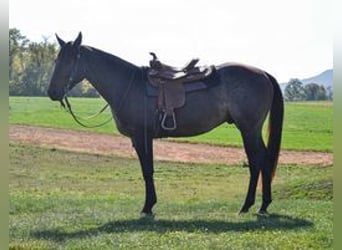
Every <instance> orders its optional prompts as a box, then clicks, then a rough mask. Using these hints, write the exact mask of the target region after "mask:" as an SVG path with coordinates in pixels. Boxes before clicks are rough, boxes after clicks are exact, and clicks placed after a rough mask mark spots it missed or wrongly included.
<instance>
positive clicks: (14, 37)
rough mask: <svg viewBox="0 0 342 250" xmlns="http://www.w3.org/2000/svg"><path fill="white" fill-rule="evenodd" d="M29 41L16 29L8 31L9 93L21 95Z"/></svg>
mask: <svg viewBox="0 0 342 250" xmlns="http://www.w3.org/2000/svg"><path fill="white" fill-rule="evenodd" d="M28 42H29V40H28V39H27V38H26V37H25V36H23V35H22V34H21V33H20V31H19V30H18V29H15V28H14V29H10V30H9V84H10V86H9V93H10V94H11V93H17V94H21V93H22V91H23V90H22V85H21V84H22V76H23V72H24V71H25V62H24V57H25V52H26V48H27V44H28Z"/></svg>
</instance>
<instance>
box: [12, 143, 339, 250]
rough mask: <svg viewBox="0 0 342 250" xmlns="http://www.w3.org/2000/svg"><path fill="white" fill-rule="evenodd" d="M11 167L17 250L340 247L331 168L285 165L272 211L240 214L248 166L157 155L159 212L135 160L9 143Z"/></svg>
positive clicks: (275, 187) (279, 174)
mask: <svg viewBox="0 0 342 250" xmlns="http://www.w3.org/2000/svg"><path fill="white" fill-rule="evenodd" d="M9 174H10V187H9V190H10V218H9V236H10V245H9V247H10V249H92V250H93V249H291V250H292V249H332V242H333V233H332V232H333V202H332V185H331V183H332V166H326V167H310V166H298V165H282V166H279V167H278V172H277V175H276V178H275V180H274V184H273V190H274V197H273V199H274V202H273V203H272V204H271V206H270V208H269V211H270V213H271V214H270V216H269V217H258V216H256V215H255V214H254V211H256V210H257V208H258V206H259V205H260V194H258V198H257V205H256V206H255V207H253V208H252V209H251V212H250V213H249V214H247V215H246V216H243V217H237V215H236V213H237V211H238V210H239V208H240V206H241V205H242V202H243V200H244V197H245V192H246V188H247V182H248V169H246V168H242V167H239V166H227V165H217V164H212V165H206V164H181V163H169V162H156V163H155V180H156V188H157V194H158V203H157V205H156V207H155V213H156V217H155V219H154V220H152V219H141V218H140V217H139V212H140V209H141V208H142V205H143V201H144V191H143V190H144V184H143V180H142V177H141V171H140V167H139V164H138V161H137V160H134V159H123V158H117V157H103V156H98V155H90V154H78V153H72V152H66V151H61V150H49V149H43V148H37V147H30V146H22V145H16V144H14V145H13V144H11V145H10V170H9ZM311 187H314V188H313V189H311Z"/></svg>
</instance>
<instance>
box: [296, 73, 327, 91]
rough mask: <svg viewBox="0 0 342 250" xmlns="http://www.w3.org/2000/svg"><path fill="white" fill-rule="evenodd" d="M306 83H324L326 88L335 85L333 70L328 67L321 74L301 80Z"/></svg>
mask: <svg viewBox="0 0 342 250" xmlns="http://www.w3.org/2000/svg"><path fill="white" fill-rule="evenodd" d="M300 81H301V82H302V83H303V84H304V85H305V84H308V83H317V84H320V85H323V86H324V87H325V88H327V87H333V70H332V69H328V70H326V71H324V72H322V73H320V74H319V75H316V76H313V77H310V78H306V79H302V80H300Z"/></svg>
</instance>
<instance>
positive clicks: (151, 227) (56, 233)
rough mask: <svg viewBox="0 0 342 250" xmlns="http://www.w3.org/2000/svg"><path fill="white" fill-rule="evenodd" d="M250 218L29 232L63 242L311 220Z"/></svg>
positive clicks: (300, 224)
mask: <svg viewBox="0 0 342 250" xmlns="http://www.w3.org/2000/svg"><path fill="white" fill-rule="evenodd" d="M257 218H258V219H257V220H253V221H243V219H242V220H241V221H235V222H229V221H220V220H163V219H161V220H157V219H156V220H154V219H130V220H118V221H111V222H108V223H106V224H104V225H101V226H99V227H94V228H90V229H87V230H80V231H75V232H65V231H61V230H57V229H56V230H43V231H34V232H32V233H31V235H32V236H33V237H35V238H38V239H49V240H53V241H65V240H68V239H77V238H85V237H89V236H96V235H99V234H107V233H121V232H139V231H152V232H156V233H164V232H170V231H171V232H172V231H184V232H195V231H196V232H201V231H202V232H211V233H222V232H228V231H235V232H239V231H241V232H244V231H255V230H260V229H261V228H262V230H268V231H271V230H279V229H281V230H293V229H298V228H305V227H312V226H313V223H312V222H310V221H308V220H304V219H299V218H294V217H291V216H286V215H278V214H271V215H269V216H267V217H263V216H258V217H257Z"/></svg>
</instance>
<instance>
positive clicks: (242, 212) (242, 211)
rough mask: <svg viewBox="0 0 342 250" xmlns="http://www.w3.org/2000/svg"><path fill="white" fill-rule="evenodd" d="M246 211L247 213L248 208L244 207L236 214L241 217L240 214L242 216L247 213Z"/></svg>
mask: <svg viewBox="0 0 342 250" xmlns="http://www.w3.org/2000/svg"><path fill="white" fill-rule="evenodd" d="M247 213H248V210H246V209H241V210H240V212H239V213H238V216H239V217H242V216H244V215H245V214H247Z"/></svg>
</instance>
